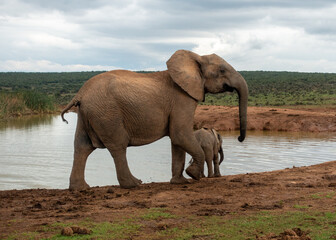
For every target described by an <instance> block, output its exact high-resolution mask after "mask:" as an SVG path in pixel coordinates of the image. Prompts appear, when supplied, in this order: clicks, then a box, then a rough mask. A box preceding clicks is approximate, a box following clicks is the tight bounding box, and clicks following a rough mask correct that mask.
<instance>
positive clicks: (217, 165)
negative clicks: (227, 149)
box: [213, 153, 221, 177]
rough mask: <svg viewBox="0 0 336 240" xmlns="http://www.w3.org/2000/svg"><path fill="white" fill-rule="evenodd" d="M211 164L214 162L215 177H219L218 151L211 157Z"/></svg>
mask: <svg viewBox="0 0 336 240" xmlns="http://www.w3.org/2000/svg"><path fill="white" fill-rule="evenodd" d="M213 164H214V169H215V175H214V176H215V177H220V176H221V174H220V171H219V160H218V153H217V154H215V155H214V158H213Z"/></svg>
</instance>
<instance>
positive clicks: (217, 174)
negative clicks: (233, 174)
mask: <svg viewBox="0 0 336 240" xmlns="http://www.w3.org/2000/svg"><path fill="white" fill-rule="evenodd" d="M221 176H222V175H221V174H220V173H215V175H214V177H221Z"/></svg>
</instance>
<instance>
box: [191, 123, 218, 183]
mask: <svg viewBox="0 0 336 240" xmlns="http://www.w3.org/2000/svg"><path fill="white" fill-rule="evenodd" d="M195 137H196V139H197V141H198V143H199V144H200V145H201V148H202V149H203V152H204V156H205V162H206V164H207V167H208V177H209V178H211V177H220V176H221V174H220V170H219V165H220V164H221V163H222V162H223V160H224V152H223V148H222V143H223V140H222V136H221V135H220V134H219V133H218V132H217V131H216V130H214V129H207V128H201V129H199V130H196V131H195ZM218 154H219V155H220V160H218ZM192 162H193V159H191V161H190V163H191V164H192ZM212 163H213V165H212ZM214 170H215V171H214ZM201 175H202V177H205V176H204V163H203V164H202V167H201Z"/></svg>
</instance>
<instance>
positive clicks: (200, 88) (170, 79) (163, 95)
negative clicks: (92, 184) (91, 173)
mask: <svg viewBox="0 0 336 240" xmlns="http://www.w3.org/2000/svg"><path fill="white" fill-rule="evenodd" d="M167 68H168V70H166V71H161V72H154V73H135V72H131V71H125V70H114V71H110V72H105V73H102V74H99V75H97V76H94V77H92V78H91V79H89V80H88V81H87V82H85V83H84V85H83V86H82V87H81V89H80V90H79V91H78V93H77V94H76V96H75V97H74V98H73V99H72V100H71V102H70V103H69V104H68V105H67V106H66V107H65V109H64V110H63V111H62V113H61V116H62V119H63V120H64V121H66V120H65V119H64V114H65V112H67V111H68V110H69V109H70V108H72V107H73V106H75V107H77V114H78V118H77V127H76V133H75V142H74V160H73V167H72V171H71V175H70V186H69V188H70V189H85V188H88V187H89V185H88V184H87V183H86V182H85V179H84V171H85V165H86V161H87V158H88V156H89V155H90V154H91V153H92V151H94V150H95V149H96V148H107V149H108V151H109V152H110V153H111V155H112V157H113V159H114V163H115V167H116V172H117V178H118V181H119V184H120V186H121V187H122V188H132V187H136V186H137V185H139V184H140V183H141V181H140V180H138V179H137V178H135V177H134V176H133V175H132V173H131V172H130V170H129V167H128V163H127V159H126V149H127V147H128V146H141V145H144V144H148V143H151V142H154V141H156V140H158V139H160V138H162V137H164V136H169V137H170V139H171V146H172V147H171V149H172V178H171V180H170V182H171V183H177V184H178V183H186V182H188V180H187V179H186V178H184V177H183V175H182V173H183V171H184V164H185V153H186V152H188V153H189V154H190V155H191V156H192V158H193V159H194V161H193V164H191V165H190V166H189V167H188V168H187V169H186V172H187V174H188V175H189V176H191V177H192V178H194V179H197V180H198V179H199V178H200V171H201V164H202V163H203V162H204V153H203V150H202V148H201V146H200V145H199V143H198V141H197V139H196V137H195V136H194V132H193V120H194V113H195V109H196V106H197V102H198V101H203V100H204V95H205V93H207V92H210V93H221V92H225V91H233V90H236V91H237V93H238V95H239V117H240V136H239V138H238V139H239V141H243V140H244V138H245V134H246V112H247V97H248V88H247V84H246V81H245V80H244V78H243V77H242V76H241V75H240V74H239V73H238V72H237V71H236V70H235V69H234V68H233V67H232V66H231V65H230V64H228V63H227V62H226V61H224V60H223V59H222V58H221V57H219V56H217V55H216V54H211V55H203V56H200V55H198V54H196V53H193V52H190V51H187V50H178V51H176V52H175V53H174V54H173V55H172V56H171V58H170V59H169V60H168V61H167Z"/></svg>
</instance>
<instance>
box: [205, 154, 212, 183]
mask: <svg viewBox="0 0 336 240" xmlns="http://www.w3.org/2000/svg"><path fill="white" fill-rule="evenodd" d="M212 159H213V150H212V149H211V150H209V151H206V154H205V161H206V163H207V167H208V177H209V178H212V177H214V171H213V166H212Z"/></svg>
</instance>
